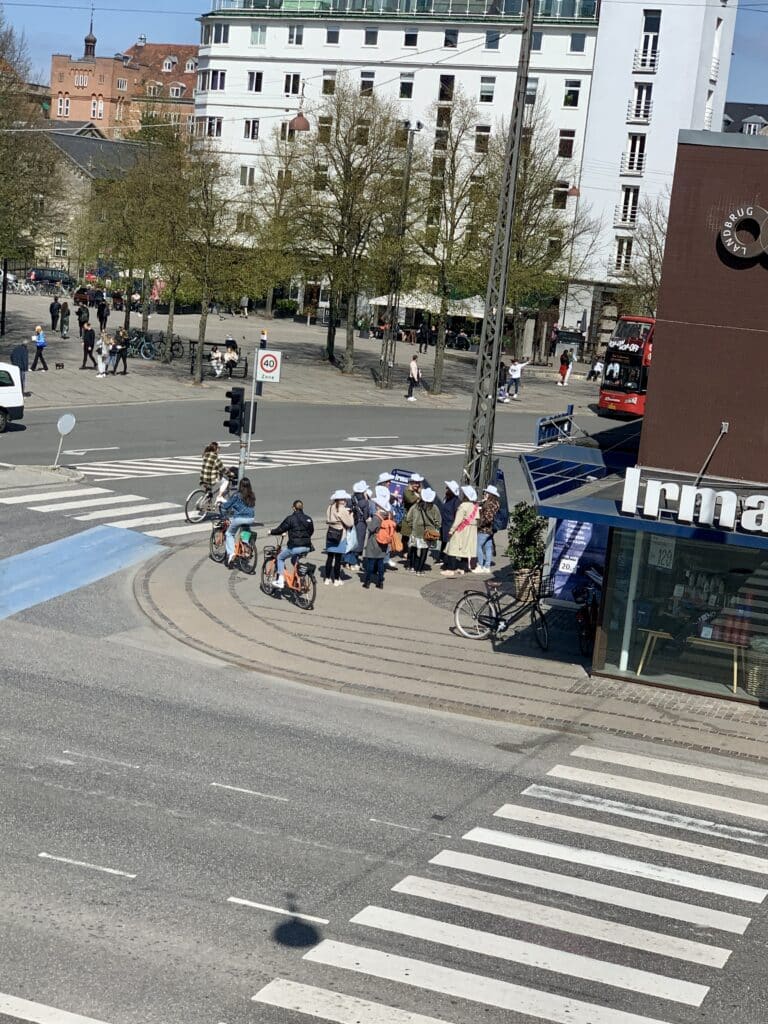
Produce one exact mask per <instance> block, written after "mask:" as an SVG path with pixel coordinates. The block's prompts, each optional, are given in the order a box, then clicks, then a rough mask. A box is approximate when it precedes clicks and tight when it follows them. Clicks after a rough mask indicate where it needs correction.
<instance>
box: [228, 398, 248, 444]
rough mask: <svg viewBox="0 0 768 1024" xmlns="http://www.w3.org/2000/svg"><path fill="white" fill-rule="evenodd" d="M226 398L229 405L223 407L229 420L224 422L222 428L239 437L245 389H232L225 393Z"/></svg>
mask: <svg viewBox="0 0 768 1024" xmlns="http://www.w3.org/2000/svg"><path fill="white" fill-rule="evenodd" d="M227 398H228V399H229V405H225V406H224V412H225V413H227V414H228V416H229V419H226V420H224V426H225V427H227V429H228V430H229V432H230V434H237V436H238V437H239V436H240V434H242V432H243V417H244V413H245V404H244V402H245V388H232V390H231V391H228V392H227Z"/></svg>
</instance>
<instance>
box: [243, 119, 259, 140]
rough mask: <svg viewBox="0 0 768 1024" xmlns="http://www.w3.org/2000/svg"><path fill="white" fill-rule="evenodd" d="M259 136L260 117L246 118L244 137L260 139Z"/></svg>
mask: <svg viewBox="0 0 768 1024" xmlns="http://www.w3.org/2000/svg"><path fill="white" fill-rule="evenodd" d="M258 137H259V119H258V118H257V117H255V118H246V121H245V131H244V132H243V138H244V139H258Z"/></svg>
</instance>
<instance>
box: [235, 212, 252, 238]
mask: <svg viewBox="0 0 768 1024" xmlns="http://www.w3.org/2000/svg"><path fill="white" fill-rule="evenodd" d="M253 227H254V224H253V215H252V214H250V213H247V212H246V211H245V210H238V212H237V213H236V214H235V230H236V231H240V232H245V233H247V234H250V233H251V232H252V231H253Z"/></svg>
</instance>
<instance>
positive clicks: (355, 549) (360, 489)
mask: <svg viewBox="0 0 768 1024" xmlns="http://www.w3.org/2000/svg"><path fill="white" fill-rule="evenodd" d="M370 493H371V492H370V490H369V489H368V484H367V483H366V482H365V480H358V481H357V483H356V484H354V485H353V487H352V501H351V502H350V511H351V512H352V519H353V520H354V531H355V533H354V540H353V542H352V546H351V547H350V542H349V534H348V535H347V551H346V554H345V555H344V558H343V559H342V561H343V564H344V567H345V568H347V569H350V570H352V572H356V571H357V570H358V569H359V568H360V556H361V555H362V553H363V548H364V547H365V524H366V522H367V520H368V517H369V516H370V514H371V507H370V497H369V495H370Z"/></svg>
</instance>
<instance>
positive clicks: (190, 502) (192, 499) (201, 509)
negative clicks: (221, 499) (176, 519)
mask: <svg viewBox="0 0 768 1024" xmlns="http://www.w3.org/2000/svg"><path fill="white" fill-rule="evenodd" d="M210 511H211V500H210V495H209V494H208V491H206V490H205V488H204V487H196V488H195V490H194V491H192V493H191V494H190V495H189V497H188V498H187V500H186V501H185V503H184V516H185V518H186V520H187V522H188V523H202V521H203V520H204V519H205V517H206V516H207V515H208V513H209V512H210Z"/></svg>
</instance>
